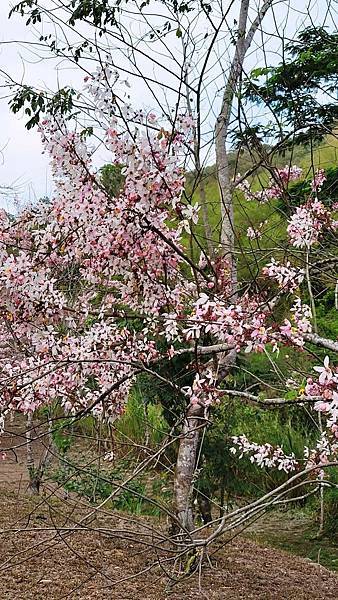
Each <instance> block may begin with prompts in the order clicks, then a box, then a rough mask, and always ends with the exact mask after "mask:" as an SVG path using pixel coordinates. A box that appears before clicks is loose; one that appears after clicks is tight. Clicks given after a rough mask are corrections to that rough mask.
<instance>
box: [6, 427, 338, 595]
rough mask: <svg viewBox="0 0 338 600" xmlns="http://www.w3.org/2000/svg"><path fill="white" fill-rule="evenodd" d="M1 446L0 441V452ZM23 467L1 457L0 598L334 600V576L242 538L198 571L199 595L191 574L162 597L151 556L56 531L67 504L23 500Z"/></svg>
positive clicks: (91, 535)
mask: <svg viewBox="0 0 338 600" xmlns="http://www.w3.org/2000/svg"><path fill="white" fill-rule="evenodd" d="M8 442H9V440H6V439H4V438H2V441H1V444H2V447H5V446H6V445H9V444H8ZM21 442H22V438H21V437H20V435H18V436H16V437H12V439H11V443H12V444H13V443H14V445H15V444H16V445H18V444H20V443H21ZM37 452H38V449H37ZM24 461H25V448H24V447H22V448H18V449H17V451H16V457H15V456H14V455H9V456H8V458H7V459H6V460H2V461H1V462H0V600H61V598H71V599H77V600H94V599H99V600H108V599H109V600H167V599H168V600H190V599H194V600H195V599H203V598H204V599H205V598H208V599H209V600H228V599H229V600H230V599H231V600H241V599H243V600H244V599H245V600H321V599H322V600H337V598H338V576H337V574H335V573H332V572H330V571H328V570H326V569H325V568H323V567H321V566H320V565H317V564H316V563H314V562H311V561H309V560H306V559H302V558H298V557H295V556H293V555H291V554H288V553H286V552H283V551H281V550H276V549H273V548H270V547H265V546H264V545H259V544H257V543H255V542H254V541H252V540H248V539H244V538H236V539H235V540H234V541H233V542H231V543H230V544H228V545H226V546H225V547H224V548H223V549H222V550H220V552H219V553H218V555H217V563H215V565H214V567H213V568H208V569H206V570H205V572H204V575H203V577H202V590H203V594H200V592H199V585H198V578H197V577H196V576H193V577H192V578H191V579H188V580H187V581H185V582H184V584H179V585H177V586H174V587H173V588H172V589H171V590H167V591H165V582H166V578H165V576H164V573H163V572H162V571H161V570H159V569H157V570H156V569H155V570H151V571H149V570H147V569H148V567H150V566H151V565H152V564H153V562H154V560H156V556H155V555H154V552H153V551H151V552H150V551H149V552H148V551H146V550H144V548H143V547H141V546H139V545H138V544H135V543H134V542H130V541H128V540H127V539H121V538H116V537H114V538H113V537H110V536H105V535H102V534H100V533H98V532H97V531H93V530H91V527H88V529H87V530H84V531H83V530H82V531H75V532H74V531H73V532H69V533H68V534H67V535H65V532H64V530H63V531H62V532H60V530H58V527H60V526H63V527H66V526H67V527H68V526H69V523H70V522H71V521H70V516H69V506H70V504H69V501H68V500H67V499H64V500H62V498H61V499H60V497H59V498H56V497H55V496H54V495H53V496H50V497H49V491H48V489H45V490H44V494H43V495H42V497H41V498H39V499H35V498H34V499H32V498H29V497H27V496H26V495H25V486H26V482H27V477H26V473H25V466H24ZM75 505H76V502H75ZM73 510H75V508H74V509H73ZM76 510H77V509H76ZM79 510H80V509H79ZM73 514H75V513H73ZM74 518H75V517H74ZM118 524H119V518H118V516H116V515H114V516H112V517H111V518H107V520H106V521H105V526H106V527H108V528H109V526H111V527H112V528H113V527H114V528H115V529H116V527H118ZM23 530H24V531H23ZM137 572H139V575H138V576H137V578H135V579H134V578H132V577H133V575H134V574H135V573H137Z"/></svg>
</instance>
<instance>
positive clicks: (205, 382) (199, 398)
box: [182, 369, 222, 407]
mask: <svg viewBox="0 0 338 600" xmlns="http://www.w3.org/2000/svg"><path fill="white" fill-rule="evenodd" d="M182 391H183V392H184V394H185V395H186V396H187V398H189V403H191V404H198V403H201V404H202V406H204V407H208V406H210V405H211V404H215V403H218V402H219V401H220V397H221V395H222V392H221V391H220V390H218V389H217V388H216V380H215V377H214V375H213V373H212V371H211V369H206V370H204V372H203V373H202V376H201V375H200V374H199V373H196V375H195V378H194V381H193V383H192V385H191V386H186V387H184V388H182Z"/></svg>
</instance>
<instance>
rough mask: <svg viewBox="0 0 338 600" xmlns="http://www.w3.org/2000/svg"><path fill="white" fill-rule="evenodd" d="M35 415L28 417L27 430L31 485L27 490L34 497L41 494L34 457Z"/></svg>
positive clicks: (28, 467)
mask: <svg viewBox="0 0 338 600" xmlns="http://www.w3.org/2000/svg"><path fill="white" fill-rule="evenodd" d="M32 437H33V413H28V415H27V428H26V444H27V462H26V464H27V471H28V476H29V483H28V487H27V490H28V492H29V493H30V494H32V495H37V494H39V487H40V486H39V480H38V477H37V469H36V466H35V462H34V455H33V444H32Z"/></svg>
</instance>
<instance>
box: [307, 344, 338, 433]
mask: <svg viewBox="0 0 338 600" xmlns="http://www.w3.org/2000/svg"><path fill="white" fill-rule="evenodd" d="M314 370H315V371H316V372H317V373H319V377H318V379H317V380H314V379H313V377H309V378H308V380H307V382H306V387H305V394H306V395H307V396H308V397H310V398H311V397H312V396H314V397H318V396H319V397H321V398H322V399H321V400H319V401H318V402H316V404H315V409H316V410H318V411H320V412H322V413H324V414H325V416H326V418H327V425H328V427H329V428H330V429H331V431H332V433H333V434H334V436H335V437H336V438H338V369H337V368H334V367H331V366H330V359H329V357H328V356H326V357H325V360H324V365H323V366H322V367H314Z"/></svg>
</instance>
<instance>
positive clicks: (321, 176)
mask: <svg viewBox="0 0 338 600" xmlns="http://www.w3.org/2000/svg"><path fill="white" fill-rule="evenodd" d="M325 181H326V174H325V171H324V169H318V170H317V171H316V173H315V176H314V178H313V180H312V181H311V190H312V192H315V193H317V192H320V190H321V189H322V187H323V183H325Z"/></svg>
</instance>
